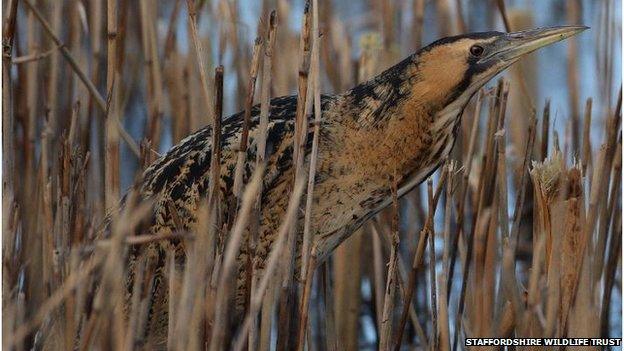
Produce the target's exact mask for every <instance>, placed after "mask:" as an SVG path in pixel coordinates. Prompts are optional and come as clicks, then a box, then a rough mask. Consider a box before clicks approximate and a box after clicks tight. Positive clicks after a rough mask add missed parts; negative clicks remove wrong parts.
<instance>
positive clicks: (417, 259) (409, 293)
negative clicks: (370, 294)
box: [394, 172, 447, 351]
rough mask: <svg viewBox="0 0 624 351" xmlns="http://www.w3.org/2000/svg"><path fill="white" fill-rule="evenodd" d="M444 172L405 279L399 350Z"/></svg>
mask: <svg viewBox="0 0 624 351" xmlns="http://www.w3.org/2000/svg"><path fill="white" fill-rule="evenodd" d="M446 175H447V173H446V172H443V173H442V176H441V178H440V180H439V182H438V185H437V187H436V190H435V193H434V195H433V202H432V203H431V202H430V206H429V209H428V212H427V219H426V221H425V224H424V226H423V229H422V230H421V231H420V236H419V238H418V246H417V248H416V252H415V253H414V260H413V261H412V267H411V271H410V275H409V279H408V281H407V290H406V291H405V294H404V297H403V310H402V312H401V319H400V322H399V328H398V330H397V334H396V336H395V339H394V340H395V341H394V350H395V351H399V350H400V348H401V343H402V340H403V332H404V330H405V324H406V323H407V318H408V314H409V306H410V305H411V303H412V297H413V296H414V290H415V287H416V278H417V273H418V268H419V267H420V265H421V264H422V261H423V258H424V254H425V249H426V246H427V240H428V236H429V235H430V233H431V227H432V226H433V218H434V217H435V211H436V207H437V205H438V200H439V198H440V194H441V193H442V189H443V186H444V184H445V183H446Z"/></svg>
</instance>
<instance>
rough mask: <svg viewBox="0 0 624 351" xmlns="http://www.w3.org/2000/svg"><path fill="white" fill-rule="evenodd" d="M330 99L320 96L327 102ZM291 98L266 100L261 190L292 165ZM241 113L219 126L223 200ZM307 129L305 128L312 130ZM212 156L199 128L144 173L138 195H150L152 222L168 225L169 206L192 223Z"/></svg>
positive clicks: (251, 159) (254, 128)
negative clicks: (267, 111)
mask: <svg viewBox="0 0 624 351" xmlns="http://www.w3.org/2000/svg"><path fill="white" fill-rule="evenodd" d="M330 98H331V97H328V96H324V97H323V102H324V103H326V102H328V100H329V99H330ZM296 107H297V97H296V96H285V97H280V98H275V99H272V100H271V109H270V114H269V123H268V127H267V145H266V155H265V160H266V161H267V169H266V172H265V176H264V189H270V188H271V187H272V185H273V184H275V183H276V182H279V181H280V179H281V176H283V174H284V173H286V171H287V170H288V169H290V168H292V166H293V162H292V144H293V135H294V129H295V123H294V122H295V113H296ZM243 118H244V114H243V112H240V113H237V114H234V115H232V116H230V117H228V118H226V119H224V121H223V124H222V138H221V147H222V161H221V190H222V194H224V197H226V198H231V196H228V195H231V193H232V187H233V183H234V173H235V167H236V158H237V151H236V150H237V148H238V147H239V143H240V135H241V132H242V126H243ZM259 120H260V106H259V105H256V106H254V107H253V108H252V111H251V124H250V132H249V144H248V145H249V147H248V149H247V163H246V168H245V172H244V175H243V179H244V181H245V182H246V181H247V180H248V179H249V178H250V177H251V175H252V173H253V171H254V168H255V164H256V150H257V142H258V140H257V139H258V138H259V131H258V127H259ZM311 129H312V128H308V131H311ZM311 141H312V137H311V136H309V137H308V142H307V143H306V144H307V145H306V154H308V153H309V152H310V151H311V145H312V142H311ZM211 152H212V128H211V127H210V126H207V127H204V128H202V129H200V130H199V131H197V132H195V133H194V134H191V135H190V136H188V137H187V138H185V139H184V140H182V141H181V142H180V143H178V144H177V145H175V146H174V147H173V148H171V149H170V150H169V151H168V152H167V153H166V154H165V155H163V156H162V157H160V158H159V159H158V160H156V161H155V162H154V163H153V164H152V165H151V166H150V167H148V168H147V169H146V170H145V172H144V174H143V181H142V186H141V193H142V195H143V196H144V197H155V200H156V201H157V203H156V206H157V208H156V213H155V215H156V218H155V220H156V222H160V223H161V224H162V225H164V226H169V224H167V223H171V222H173V219H172V218H171V217H172V216H173V214H172V213H170V211H171V206H170V205H174V206H173V207H174V208H175V209H176V210H177V211H178V212H179V213H178V214H177V215H178V216H179V217H181V218H183V219H186V218H188V219H190V220H193V219H194V216H193V210H194V209H195V208H196V206H197V204H198V200H199V199H201V198H204V197H205V195H206V192H207V190H208V183H209V176H210V160H211Z"/></svg>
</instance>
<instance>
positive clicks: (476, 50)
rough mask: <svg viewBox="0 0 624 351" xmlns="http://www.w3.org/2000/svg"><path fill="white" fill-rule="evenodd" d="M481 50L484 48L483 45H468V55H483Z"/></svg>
mask: <svg viewBox="0 0 624 351" xmlns="http://www.w3.org/2000/svg"><path fill="white" fill-rule="evenodd" d="M483 51H485V50H484V49H483V46H481V45H473V46H471V47H470V55H472V56H474V57H479V56H481V55H483Z"/></svg>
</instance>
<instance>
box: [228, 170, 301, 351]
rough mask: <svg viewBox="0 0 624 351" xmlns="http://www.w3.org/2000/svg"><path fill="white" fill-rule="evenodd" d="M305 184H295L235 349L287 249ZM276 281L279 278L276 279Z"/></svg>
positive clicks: (240, 345)
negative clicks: (291, 227) (289, 234)
mask: <svg viewBox="0 0 624 351" xmlns="http://www.w3.org/2000/svg"><path fill="white" fill-rule="evenodd" d="M304 185H305V183H304V181H303V180H300V181H299V183H297V184H295V189H294V191H293V193H292V195H291V197H290V200H289V203H288V209H287V211H286V217H285V220H284V222H283V223H282V225H281V227H280V229H279V231H278V235H277V239H276V241H275V242H274V244H273V245H272V248H271V253H270V254H269V257H268V259H267V261H266V266H265V269H264V273H263V275H262V277H261V278H260V281H259V282H258V285H257V287H256V290H254V292H253V293H252V294H251V304H250V308H249V310H248V312H247V315H246V316H245V320H244V321H243V323H242V327H241V329H240V332H239V334H238V337H237V339H236V340H235V342H234V348H233V349H234V350H236V351H241V350H242V349H243V347H244V344H245V341H246V337H247V331H248V330H249V327H250V325H251V322H252V319H254V318H256V315H257V313H258V310H259V309H260V305H261V304H262V300H263V298H264V294H265V293H266V290H267V288H268V285H269V283H270V280H271V278H273V277H274V274H275V272H276V269H278V263H279V262H280V260H281V257H280V255H282V254H283V250H284V249H285V247H284V246H285V245H286V243H287V240H288V231H289V230H290V229H289V228H290V226H291V225H292V222H293V221H294V220H295V217H296V215H297V211H298V209H299V202H300V200H301V195H302V193H303V189H304ZM276 281H278V280H277V279H276Z"/></svg>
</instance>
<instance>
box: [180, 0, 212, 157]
mask: <svg viewBox="0 0 624 351" xmlns="http://www.w3.org/2000/svg"><path fill="white" fill-rule="evenodd" d="M186 8H187V11H188V18H189V25H190V29H191V42H192V43H193V48H194V51H195V61H196V62H195V63H196V65H197V70H198V71H199V81H200V85H201V87H200V88H201V92H202V98H203V99H204V103H205V104H206V106H208V111H207V112H208V113H207V116H208V118H207V120H208V121H209V122H210V121H212V120H213V119H214V118H216V117H214V116H213V115H212V111H211V108H212V106H214V101H213V98H212V95H211V94H210V91H209V86H210V82H209V81H208V78H207V77H206V66H205V65H204V61H203V57H204V56H205V55H204V52H203V48H202V45H201V44H200V42H199V37H198V33H197V12H196V10H197V9H196V6H195V0H186ZM215 113H216V112H215ZM213 145H214V144H213Z"/></svg>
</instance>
